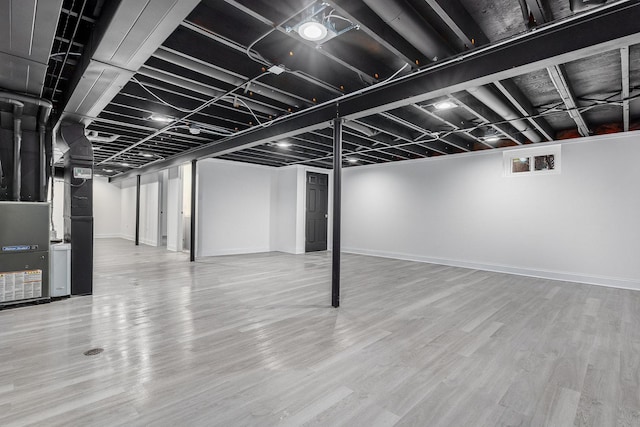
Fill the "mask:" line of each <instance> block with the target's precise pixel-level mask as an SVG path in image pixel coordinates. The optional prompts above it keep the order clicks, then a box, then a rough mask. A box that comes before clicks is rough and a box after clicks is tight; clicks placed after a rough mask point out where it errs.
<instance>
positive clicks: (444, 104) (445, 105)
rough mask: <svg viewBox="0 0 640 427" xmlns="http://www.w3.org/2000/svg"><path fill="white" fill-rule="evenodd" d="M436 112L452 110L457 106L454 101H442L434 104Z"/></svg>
mask: <svg viewBox="0 0 640 427" xmlns="http://www.w3.org/2000/svg"><path fill="white" fill-rule="evenodd" d="M433 106H434V107H435V108H436V110H450V109H451V108H455V107H456V104H455V103H454V102H452V101H440V102H436V103H435V104H433Z"/></svg>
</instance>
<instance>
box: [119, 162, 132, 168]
mask: <svg viewBox="0 0 640 427" xmlns="http://www.w3.org/2000/svg"><path fill="white" fill-rule="evenodd" d="M120 166H124V167H129V166H131V165H130V164H129V163H120Z"/></svg>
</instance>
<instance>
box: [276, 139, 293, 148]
mask: <svg viewBox="0 0 640 427" xmlns="http://www.w3.org/2000/svg"><path fill="white" fill-rule="evenodd" d="M276 145H277V146H278V147H280V148H287V147H291V143H290V142H286V141H280V142H276Z"/></svg>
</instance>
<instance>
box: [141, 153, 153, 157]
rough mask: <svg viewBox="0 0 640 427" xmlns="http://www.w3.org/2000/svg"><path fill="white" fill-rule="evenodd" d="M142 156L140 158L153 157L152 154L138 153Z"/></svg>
mask: <svg viewBox="0 0 640 427" xmlns="http://www.w3.org/2000/svg"><path fill="white" fill-rule="evenodd" d="M140 154H141V155H142V157H153V154H151V153H140Z"/></svg>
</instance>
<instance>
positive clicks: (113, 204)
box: [50, 176, 135, 239]
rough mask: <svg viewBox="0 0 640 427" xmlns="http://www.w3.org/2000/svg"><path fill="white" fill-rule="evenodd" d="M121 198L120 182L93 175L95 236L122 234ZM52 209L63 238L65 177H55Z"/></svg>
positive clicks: (60, 235)
mask: <svg viewBox="0 0 640 427" xmlns="http://www.w3.org/2000/svg"><path fill="white" fill-rule="evenodd" d="M134 197H135V193H134ZM50 199H51V198H50ZM121 199H122V195H121V190H120V185H119V184H110V183H109V180H108V179H107V178H105V177H101V176H94V177H93V234H94V237H96V238H101V237H120V236H122V224H121V217H122V215H121V209H122V207H121ZM134 203H135V199H134ZM134 208H135V205H134ZM52 210H53V212H52V215H53V225H54V227H55V230H56V235H57V237H58V238H59V239H62V238H63V237H64V217H63V216H64V179H60V178H56V179H54V187H53V203H52ZM134 212H135V210H134Z"/></svg>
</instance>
